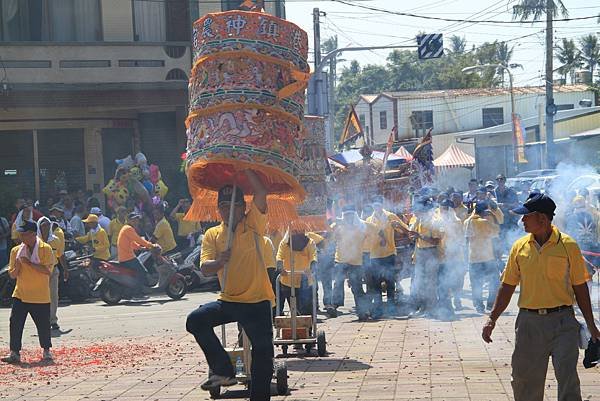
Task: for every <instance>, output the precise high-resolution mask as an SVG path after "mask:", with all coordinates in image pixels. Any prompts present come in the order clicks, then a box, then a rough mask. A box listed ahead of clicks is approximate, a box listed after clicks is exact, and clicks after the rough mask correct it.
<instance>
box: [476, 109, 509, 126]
mask: <svg viewBox="0 0 600 401" xmlns="http://www.w3.org/2000/svg"><path fill="white" fill-rule="evenodd" d="M481 114H482V117H483V128H487V127H493V126H494V125H500V124H504V108H502V107H492V108H489V109H481Z"/></svg>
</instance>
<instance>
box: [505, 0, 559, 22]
mask: <svg viewBox="0 0 600 401" xmlns="http://www.w3.org/2000/svg"><path fill="white" fill-rule="evenodd" d="M548 1H549V2H550V6H551V9H552V16H553V17H558V16H559V13H560V15H562V16H563V17H565V18H566V17H568V16H569V11H568V10H567V8H566V7H565V5H564V4H563V2H562V1H560V0H556V1H554V0H521V2H520V3H519V4H518V5H516V6H514V7H513V17H514V18H516V19H520V20H521V21H527V20H529V19H532V20H534V21H538V20H540V19H542V16H543V15H545V14H546V7H547V6H548V4H547V2H548Z"/></svg>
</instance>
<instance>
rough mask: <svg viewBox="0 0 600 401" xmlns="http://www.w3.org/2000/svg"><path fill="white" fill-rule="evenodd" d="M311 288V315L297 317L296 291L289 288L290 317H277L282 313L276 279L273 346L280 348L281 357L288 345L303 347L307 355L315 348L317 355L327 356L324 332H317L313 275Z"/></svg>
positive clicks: (315, 289) (292, 265) (278, 284)
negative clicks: (275, 313) (275, 314)
mask: <svg viewBox="0 0 600 401" xmlns="http://www.w3.org/2000/svg"><path fill="white" fill-rule="evenodd" d="M294 273H295V271H294V264H293V262H292V263H291V275H292V284H293V281H294V280H293V277H294ZM313 283H314V284H313V286H312V287H313V288H312V300H313V302H312V313H311V314H310V315H305V316H298V314H297V304H296V289H295V287H294V285H292V286H291V295H290V315H289V316H279V315H280V314H281V312H282V311H283V303H282V300H281V281H280V277H277V281H276V303H277V308H276V310H277V316H276V317H275V339H274V340H273V344H275V345H278V346H280V347H281V351H282V353H283V355H284V356H285V355H288V347H289V346H290V345H303V346H304V349H305V350H306V352H307V353H310V351H311V350H312V349H313V348H315V347H316V348H317V355H318V356H320V357H324V356H326V355H327V341H326V338H325V332H324V331H323V330H317V281H316V279H315V277H314V275H313Z"/></svg>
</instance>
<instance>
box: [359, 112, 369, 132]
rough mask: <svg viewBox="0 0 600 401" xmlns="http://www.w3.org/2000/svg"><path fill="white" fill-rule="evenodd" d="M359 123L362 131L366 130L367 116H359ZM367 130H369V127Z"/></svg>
mask: <svg viewBox="0 0 600 401" xmlns="http://www.w3.org/2000/svg"><path fill="white" fill-rule="evenodd" d="M358 121H360V127H361V128H362V129H364V128H365V126H366V125H367V120H366V118H365V115H364V114H360V115H359V116H358ZM367 128H368V127H367Z"/></svg>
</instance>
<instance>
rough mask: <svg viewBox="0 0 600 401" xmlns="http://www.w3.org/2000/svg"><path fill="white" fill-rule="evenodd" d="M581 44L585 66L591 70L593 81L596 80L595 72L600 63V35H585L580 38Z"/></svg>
mask: <svg viewBox="0 0 600 401" xmlns="http://www.w3.org/2000/svg"><path fill="white" fill-rule="evenodd" d="M579 44H580V46H581V56H582V58H583V61H584V62H585V68H587V70H588V71H589V72H590V75H591V77H592V82H594V72H596V66H597V65H598V63H600V43H598V37H597V36H596V35H594V34H589V35H585V36H583V37H582V38H581V39H579Z"/></svg>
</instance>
